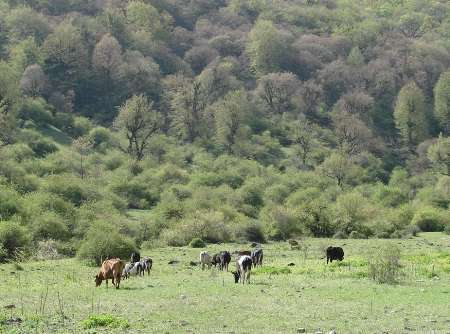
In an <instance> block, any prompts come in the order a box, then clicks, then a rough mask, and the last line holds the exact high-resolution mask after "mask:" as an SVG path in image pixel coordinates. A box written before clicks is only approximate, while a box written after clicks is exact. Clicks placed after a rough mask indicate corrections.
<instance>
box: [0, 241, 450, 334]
mask: <svg viewBox="0 0 450 334" xmlns="http://www.w3.org/2000/svg"><path fill="white" fill-rule="evenodd" d="M304 242H305V243H306V244H308V245H309V249H308V251H307V252H306V254H305V253H304V252H302V251H298V250H291V249H290V246H289V245H288V243H286V242H284V243H271V244H267V245H264V251H265V253H264V255H265V261H264V262H265V263H264V267H263V268H262V269H258V270H256V271H254V272H253V274H252V277H251V279H252V284H250V285H245V286H242V285H238V284H234V281H233V278H232V275H231V274H230V273H227V272H218V271H217V270H209V271H207V270H205V271H202V270H201V269H200V268H199V267H198V266H197V267H195V266H194V267H191V266H189V262H190V261H198V254H199V252H200V250H199V249H190V248H164V249H152V250H146V251H143V252H142V254H143V255H149V256H151V257H152V258H153V261H154V268H153V271H152V273H151V275H150V276H145V277H144V278H139V277H136V278H131V279H129V280H126V281H124V282H122V285H121V288H120V290H114V289H112V288H111V284H110V287H109V289H107V288H106V287H105V285H102V286H101V287H99V288H95V287H94V281H93V276H94V274H95V272H96V270H97V268H93V267H89V266H87V265H85V264H83V263H81V262H79V261H78V260H76V259H65V260H55V261H45V262H26V263H21V264H20V266H21V267H22V270H19V269H20V268H18V267H17V265H16V264H5V265H1V266H0V278H1V279H0V306H1V310H0V323H1V325H0V332H1V333H297V330H298V329H300V328H305V329H306V332H307V333H316V332H317V331H322V332H323V333H328V332H329V331H331V330H336V332H337V333H338V334H341V333H433V331H434V333H436V334H437V333H450V238H449V236H446V235H444V234H439V233H428V234H423V235H421V236H420V237H417V238H413V239H409V240H390V241H386V240H326V239H307V240H305V241H304ZM389 242H390V243H394V244H397V245H398V246H399V247H400V248H401V250H402V258H401V264H402V269H401V271H402V275H401V279H400V281H399V283H398V284H396V285H381V284H377V283H375V282H373V281H372V280H370V279H369V278H367V270H368V268H367V258H368V257H369V256H370V255H371V254H374V252H375V251H376V250H377V249H379V248H380V247H383V245H384V244H386V243H389ZM329 244H333V245H340V246H343V248H344V250H345V252H346V258H345V260H344V261H343V262H341V263H336V262H333V264H331V265H328V266H327V265H326V264H325V260H322V259H320V258H321V256H322V250H323V249H324V248H325V247H326V246H327V245H329ZM244 248H248V245H232V244H227V245H211V246H209V247H208V248H207V249H208V251H209V252H210V253H213V252H215V251H217V250H219V249H228V250H230V251H233V250H236V249H244ZM305 255H306V259H305ZM170 260H178V261H179V262H178V263H177V264H175V265H169V264H168V261H170ZM290 262H293V263H295V266H291V267H287V264H288V263H290ZM232 263H233V262H232ZM286 268H289V269H290V271H291V272H290V273H289V270H287V269H286ZM8 305H14V307H11V306H10V307H9V308H5V306H8ZM17 318H20V320H19V321H17ZM14 320H16V321H14ZM107 326H109V327H107Z"/></svg>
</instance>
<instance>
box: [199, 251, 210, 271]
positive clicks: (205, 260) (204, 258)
mask: <svg viewBox="0 0 450 334" xmlns="http://www.w3.org/2000/svg"><path fill="white" fill-rule="evenodd" d="M200 263H201V264H202V270H205V265H206V266H208V269H209V268H211V265H212V258H211V255H209V254H208V252H201V253H200Z"/></svg>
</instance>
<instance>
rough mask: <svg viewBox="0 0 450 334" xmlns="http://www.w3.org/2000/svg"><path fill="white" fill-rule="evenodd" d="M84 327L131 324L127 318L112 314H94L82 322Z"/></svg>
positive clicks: (114, 326)
mask: <svg viewBox="0 0 450 334" xmlns="http://www.w3.org/2000/svg"><path fill="white" fill-rule="evenodd" d="M81 324H82V326H83V328H84V329H89V328H97V327H109V328H122V329H123V328H128V327H130V324H129V323H128V321H127V320H125V319H122V318H119V317H116V316H113V315H110V314H93V315H90V316H89V317H88V318H87V319H85V320H83V321H82V322H81Z"/></svg>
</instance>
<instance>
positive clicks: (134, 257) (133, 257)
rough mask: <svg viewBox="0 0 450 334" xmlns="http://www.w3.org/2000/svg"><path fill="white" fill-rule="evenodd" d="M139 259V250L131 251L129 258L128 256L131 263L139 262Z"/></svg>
mask: <svg viewBox="0 0 450 334" xmlns="http://www.w3.org/2000/svg"><path fill="white" fill-rule="evenodd" d="M140 260H141V254H139V252H133V253H131V258H130V262H131V263H136V262H139V261H140Z"/></svg>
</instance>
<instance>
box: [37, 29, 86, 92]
mask: <svg viewBox="0 0 450 334" xmlns="http://www.w3.org/2000/svg"><path fill="white" fill-rule="evenodd" d="M43 50H44V56H45V72H46V73H48V75H49V76H50V77H51V78H52V80H54V81H55V86H56V87H58V88H59V89H60V90H61V91H65V90H68V89H73V88H75V86H76V85H77V83H78V80H80V79H81V78H82V77H83V74H84V73H85V71H86V70H87V64H88V49H87V48H86V46H85V45H84V42H83V39H82V37H81V33H80V31H79V30H78V29H77V28H75V27H74V26H73V25H72V24H70V23H67V22H63V23H61V24H60V25H58V26H57V27H56V29H55V30H54V31H53V33H51V34H50V35H48V37H47V39H46V40H45V42H44V45H43Z"/></svg>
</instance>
